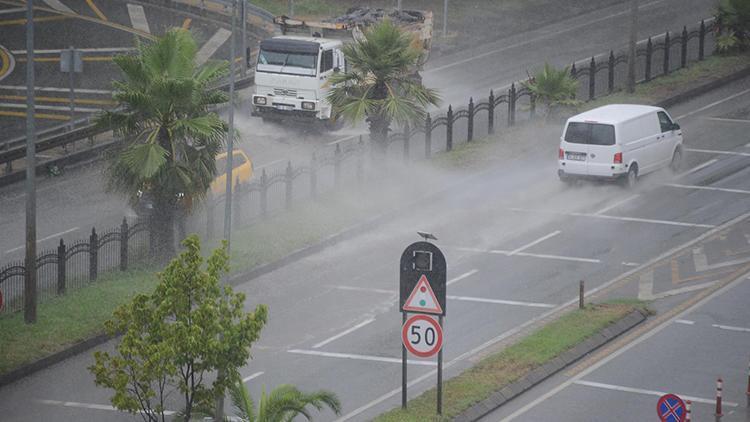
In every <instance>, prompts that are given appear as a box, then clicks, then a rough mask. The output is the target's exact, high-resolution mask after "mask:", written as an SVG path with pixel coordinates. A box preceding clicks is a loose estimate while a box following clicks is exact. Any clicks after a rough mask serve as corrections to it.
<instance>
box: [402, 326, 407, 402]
mask: <svg viewBox="0 0 750 422" xmlns="http://www.w3.org/2000/svg"><path fill="white" fill-rule="evenodd" d="M404 324H406V312H401V326H403V325H404ZM401 408H402V409H406V346H405V345H404V343H403V342H401Z"/></svg>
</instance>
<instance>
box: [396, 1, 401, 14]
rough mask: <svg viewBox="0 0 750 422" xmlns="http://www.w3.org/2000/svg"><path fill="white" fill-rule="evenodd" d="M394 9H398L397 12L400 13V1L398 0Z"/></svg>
mask: <svg viewBox="0 0 750 422" xmlns="http://www.w3.org/2000/svg"><path fill="white" fill-rule="evenodd" d="M396 8H397V9H398V11H399V12H400V11H401V0H398V4H397V6H396Z"/></svg>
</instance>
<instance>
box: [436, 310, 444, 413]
mask: <svg viewBox="0 0 750 422" xmlns="http://www.w3.org/2000/svg"><path fill="white" fill-rule="evenodd" d="M438 324H440V328H441V329H442V328H443V316H442V315H440V316H439V317H438ZM437 414H438V415H442V414H443V348H442V347H441V348H440V351H439V352H438V361H437Z"/></svg>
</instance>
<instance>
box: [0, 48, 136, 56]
mask: <svg viewBox="0 0 750 422" xmlns="http://www.w3.org/2000/svg"><path fill="white" fill-rule="evenodd" d="M67 50H68V49H67V48H65V49H60V48H43V49H39V50H34V54H60V53H61V52H62V51H67ZM76 50H77V51H81V52H83V53H118V52H128V51H135V50H136V49H135V47H90V48H76ZM11 53H13V54H16V55H25V54H26V50H11Z"/></svg>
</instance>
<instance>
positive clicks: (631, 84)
mask: <svg viewBox="0 0 750 422" xmlns="http://www.w3.org/2000/svg"><path fill="white" fill-rule="evenodd" d="M637 41H638V0H630V40H629V51H628V86H627V89H628V92H629V93H631V94H632V93H633V92H635V62H636V61H637V60H638V57H636V43H637ZM667 48H668V47H667Z"/></svg>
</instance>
